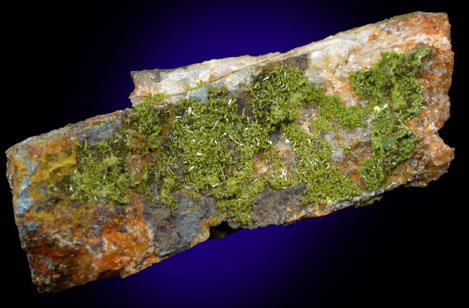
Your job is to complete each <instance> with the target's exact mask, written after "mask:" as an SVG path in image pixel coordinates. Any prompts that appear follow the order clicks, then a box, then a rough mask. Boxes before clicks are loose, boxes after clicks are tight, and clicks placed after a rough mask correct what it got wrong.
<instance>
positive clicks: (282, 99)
mask: <svg viewBox="0 0 469 308" xmlns="http://www.w3.org/2000/svg"><path fill="white" fill-rule="evenodd" d="M452 69H453V52H452V51H451V44H450V25H449V23H448V19H447V16H446V14H444V13H438V14H434V13H420V12H418V13H413V14H409V15H404V16H398V17H395V18H392V19H389V20H385V21H383V22H380V23H377V24H372V25H367V26H364V27H361V28H357V29H353V30H350V31H346V32H342V33H339V34H337V35H335V36H332V37H328V38H326V39H325V40H323V41H320V42H316V43H312V44H310V45H307V46H303V47H300V48H297V49H294V50H291V51H289V52H287V53H285V54H280V53H273V54H268V55H264V56H260V57H249V56H244V57H239V58H229V59H222V60H211V61H207V62H204V63H201V64H194V65H191V66H188V67H184V68H178V69H174V70H152V71H141V72H132V78H133V80H134V83H135V90H134V92H133V93H132V94H131V100H132V103H133V104H134V107H133V108H129V109H126V110H123V111H116V112H114V113H111V114H107V115H101V116H97V117H94V118H91V119H88V120H85V121H83V122H80V123H77V124H73V125H68V126H66V127H64V128H61V129H58V130H55V131H52V132H49V133H47V134H43V135H40V136H36V137H31V138H29V139H27V140H25V141H23V142H21V143H19V144H17V145H15V146H13V147H11V148H10V149H9V150H8V151H7V158H8V166H7V167H8V174H7V176H8V179H9V182H10V186H11V189H12V193H13V205H14V213H15V221H16V224H17V226H18V229H19V235H20V239H21V244H22V248H23V250H24V251H25V252H26V254H27V257H28V260H29V265H30V269H31V275H32V279H33V282H34V283H35V284H36V286H37V288H38V290H39V291H40V292H44V291H52V292H57V291H61V290H64V289H67V288H70V287H72V286H75V285H80V284H84V283H86V282H89V281H92V280H96V279H100V278H104V277H109V276H112V275H121V276H122V277H126V276H128V275H131V274H133V273H136V272H138V271H140V270H142V269H144V268H145V267H147V266H150V265H151V264H153V263H157V262H160V261H161V260H163V259H165V258H168V257H170V256H172V255H174V254H176V253H178V252H180V251H183V250H186V249H188V248H190V247H192V246H194V245H196V244H198V243H200V242H203V241H205V240H207V239H208V238H209V237H222V236H224V235H225V233H223V232H224V231H232V230H236V229H239V228H251V229H252V228H257V227H261V226H268V225H272V224H289V223H292V222H294V221H297V220H299V219H304V218H309V217H315V216H321V215H326V214H328V213H331V212H333V211H336V210H339V209H342V208H344V207H347V206H350V205H353V204H354V205H365V204H369V203H372V202H373V201H374V200H376V199H377V198H380V196H381V194H382V193H384V192H385V191H388V190H391V189H394V188H395V187H398V186H401V185H411V186H422V187H423V186H425V185H427V183H429V182H430V181H432V180H436V179H438V178H439V177H440V176H441V175H442V174H444V173H445V172H446V171H447V169H448V167H449V163H450V161H451V160H452V159H453V149H452V148H450V147H448V146H447V145H446V144H444V142H443V141H442V140H441V139H440V137H439V136H438V130H439V129H440V128H441V127H442V126H443V123H444V122H445V121H446V120H447V119H448V118H449V107H450V101H449V98H448V95H447V94H448V90H449V87H450V84H451V76H452Z"/></svg>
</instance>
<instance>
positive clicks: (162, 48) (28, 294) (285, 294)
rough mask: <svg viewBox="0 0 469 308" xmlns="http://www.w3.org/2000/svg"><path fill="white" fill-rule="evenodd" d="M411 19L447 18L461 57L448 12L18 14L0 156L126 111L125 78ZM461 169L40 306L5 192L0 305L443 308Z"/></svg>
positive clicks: (149, 9) (458, 245)
mask: <svg viewBox="0 0 469 308" xmlns="http://www.w3.org/2000/svg"><path fill="white" fill-rule="evenodd" d="M389 2H392V3H393V5H392V6H389V5H388V4H387V3H389ZM417 10H421V11H433V12H437V11H444V12H447V13H449V17H450V22H451V24H452V26H453V32H452V37H453V49H454V50H455V52H456V59H458V57H457V55H458V52H457V51H458V48H461V47H460V46H461V44H462V43H461V41H459V40H457V38H458V37H457V35H458V33H461V32H462V26H461V23H462V21H461V20H460V19H459V17H458V16H457V14H456V13H457V11H458V9H457V8H456V6H454V5H452V4H450V3H449V2H448V1H446V2H442V3H440V4H438V5H435V4H432V3H431V2H428V1H425V2H424V3H415V2H410V1H392V0H391V1H387V2H386V3H385V2H378V1H373V2H371V1H369V2H367V1H360V2H358V1H347V2H345V1H321V2H317V1H297V0H290V1H283V2H280V1H236V2H233V3H230V4H226V3H224V2H223V1H216V2H215V1H214V2H206V1H205V2H197V1H195V2H191V3H183V2H178V1H167V2H158V1H146V2H142V1H128V2H121V1H114V2H112V3H107V4H105V3H103V2H96V3H94V2H90V3H86V4H85V2H83V1H81V2H79V1H77V2H73V1H72V2H63V3H62V4H59V5H56V6H53V7H52V6H51V7H45V6H42V5H35V6H34V7H31V6H29V5H24V6H23V5H21V4H20V5H18V8H17V10H13V11H12V12H13V14H15V16H16V15H17V19H16V20H17V21H18V23H21V22H22V21H24V22H27V24H28V26H27V27H26V28H25V29H23V30H20V31H19V33H18V35H11V38H12V45H13V46H14V50H16V48H18V50H21V55H23V54H24V55H23V56H22V60H21V61H20V62H16V64H17V65H18V66H21V74H20V76H16V75H15V76H14V77H13V76H10V75H8V76H9V77H10V82H15V80H26V81H27V82H26V83H25V84H22V89H21V90H19V91H18V92H15V99H14V100H13V103H12V104H10V105H11V106H10V108H12V110H11V113H10V114H11V118H20V119H19V120H18V123H16V124H14V126H13V127H14V128H15V131H14V133H13V131H12V129H11V128H10V129H9V131H10V132H11V133H10V134H7V136H5V137H4V138H2V146H3V148H4V149H6V148H7V147H8V146H11V145H13V144H15V143H17V142H19V141H22V140H24V139H26V138H27V137H29V136H32V135H38V134H41V133H44V132H47V131H49V130H52V129H55V128H59V127H62V126H65V125H66V124H68V123H74V122H78V121H81V120H84V119H86V118H88V117H91V116H94V115H97V114H103V113H109V112H113V111H115V110H117V109H124V108H127V107H130V101H129V100H128V95H129V94H130V92H131V91H132V90H133V84H132V80H131V78H130V71H133V70H143V69H153V68H168V69H169V68H176V67H180V66H185V65H190V64H193V63H197V62H202V61H205V60H209V59H214V58H224V57H233V56H240V55H246V54H249V55H253V56H256V55H261V54H266V53H269V52H276V51H280V52H286V51H288V50H290V49H292V48H295V47H298V46H302V45H305V44H309V43H310V42H313V41H317V40H321V39H323V38H325V37H327V36H329V35H333V34H335V33H337V32H339V31H345V30H348V29H350V28H354V27H358V26H362V25H365V24H368V23H372V22H377V21H381V20H383V19H386V18H389V17H392V16H395V15H399V14H404V13H409V12H413V11H417ZM458 27H459V28H458ZM456 63H458V62H457V61H456ZM17 68H18V67H17ZM456 68H457V67H456ZM459 74H460V73H459ZM458 84H461V81H458V70H457V69H456V70H455V74H454V82H453V86H452V89H451V92H450V95H451V98H452V116H453V117H452V119H451V120H450V121H449V122H448V123H447V124H446V126H445V127H444V129H442V131H441V135H442V136H443V137H444V139H445V141H446V142H447V143H448V144H449V145H450V146H453V147H456V148H458V149H460V151H459V152H458V153H461V155H459V156H458V155H457V157H463V156H464V154H462V153H463V152H462V151H463V150H462V148H461V147H458V143H459V144H461V141H460V140H459V141H458V139H457V138H456V137H457V133H456V132H458V131H459V130H458V128H457V125H459V124H458V123H461V121H460V120H461V119H460V118H459V121H458V115H460V114H461V113H460V112H458V111H461V109H460V108H462V107H461V106H460V105H458V104H461V103H462V101H461V100H459V101H458V100H457V96H456V91H457V89H458ZM32 92H34V93H32ZM25 113H26V114H25ZM19 115H21V117H20V116H19ZM461 164H462V163H461V162H460V161H459V160H458V159H456V160H455V161H454V162H453V164H452V166H451V168H450V172H449V173H448V174H447V175H444V176H443V177H442V178H441V179H440V180H439V181H437V182H434V183H431V184H430V185H429V186H428V187H427V188H424V189H417V188H401V189H399V190H396V191H393V192H390V193H387V194H386V195H385V197H384V199H383V200H382V201H380V202H378V203H377V204H376V205H374V206H371V207H366V208H360V209H354V208H348V209H345V210H342V211H339V212H336V213H333V214H331V215H329V216H325V217H321V218H316V219H309V220H304V221H300V222H297V223H294V224H292V225H289V226H271V227H267V228H263V229H257V230H253V231H244V230H243V231H239V232H238V233H235V234H233V235H231V236H229V237H227V238H225V239H222V240H212V241H207V242H204V243H202V244H200V245H198V246H196V247H194V248H192V249H190V250H188V251H185V252H182V253H180V254H178V255H176V256H174V257H171V258H170V259H168V260H165V261H163V262H161V263H159V264H156V265H153V266H152V267H150V268H147V269H145V270H144V271H142V272H140V273H138V274H136V275H133V276H130V277H128V278H126V279H121V278H119V277H113V278H108V279H104V280H100V281H96V282H91V283H89V284H86V285H84V286H80V287H75V288H73V289H70V290H67V291H64V292H61V293H58V294H38V293H37V292H36V290H35V288H34V286H33V285H32V283H31V279H30V273H29V269H28V264H27V260H26V257H25V255H24V253H23V252H22V250H21V247H20V243H19V240H18V234H17V230H16V226H15V225H14V220H13V213H12V210H11V201H10V200H11V199H10V198H11V194H10V193H9V191H8V188H7V184H6V181H4V182H5V183H2V186H3V187H2V188H3V190H4V191H5V197H4V198H3V199H4V205H3V212H2V219H3V221H4V223H3V225H4V226H6V227H8V231H7V232H8V236H7V241H6V243H7V244H8V246H7V249H5V251H2V252H3V254H4V255H6V256H7V257H8V258H9V259H8V261H7V262H8V263H7V264H11V266H8V267H9V268H10V270H9V271H7V272H8V275H7V276H5V277H4V278H3V281H4V282H7V284H8V288H7V289H6V293H7V294H6V295H10V296H11V295H13V294H18V295H19V296H15V301H16V303H18V301H19V303H23V302H24V303H25V304H26V303H27V304H29V305H35V306H39V307H42V306H47V307H207V308H210V307H336V306H337V307H355V306H360V307H363V306H368V305H370V306H371V305H372V306H375V307H383V306H385V305H386V304H394V305H399V306H401V305H404V304H405V305H410V304H413V305H416V306H419V307H421V306H422V305H423V304H430V303H431V304H438V303H442V304H444V305H445V306H446V307H447V304H449V303H450V302H451V301H452V300H454V299H456V298H458V296H460V295H461V294H460V292H461V290H462V289H459V288H458V285H459V284H458V281H457V279H459V275H460V274H459V273H460V271H461V269H462V262H461V261H462V257H461V256H462V252H463V250H462V247H463V246H462V245H463V242H461V241H460V234H461V230H460V229H461V228H462V225H460V224H458V223H459V222H457V221H456V220H457V219H458V218H459V217H461V214H460V208H461V202H459V201H458V199H457V198H458V197H457V192H458V191H459V189H458V187H457V184H458V183H459V181H458V180H457V176H458V172H460V170H461V168H462V165H461ZM2 173H3V171H2ZM5 237H6V236H5ZM464 243H465V244H467V240H466V241H465V242H464ZM10 272H11V273H10ZM4 290H5V289H4ZM18 307H22V306H21V305H19V306H18Z"/></svg>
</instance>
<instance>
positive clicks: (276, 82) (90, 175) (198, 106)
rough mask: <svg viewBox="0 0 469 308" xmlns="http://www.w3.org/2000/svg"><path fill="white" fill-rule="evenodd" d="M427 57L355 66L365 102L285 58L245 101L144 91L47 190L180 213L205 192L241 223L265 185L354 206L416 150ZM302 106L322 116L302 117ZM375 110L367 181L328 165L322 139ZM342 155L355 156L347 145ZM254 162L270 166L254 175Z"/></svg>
mask: <svg viewBox="0 0 469 308" xmlns="http://www.w3.org/2000/svg"><path fill="white" fill-rule="evenodd" d="M431 54H432V50H431V49H430V48H419V49H414V50H412V51H410V52H408V53H405V54H397V53H383V54H382V59H381V60H380V61H379V62H378V63H376V64H375V65H374V66H373V68H371V69H368V70H364V71H357V72H353V73H352V74H351V75H350V76H349V81H350V85H351V88H352V89H353V90H354V91H355V93H356V94H357V96H358V97H359V99H360V100H361V101H362V104H360V105H354V106H350V107H346V106H345V105H344V104H343V102H341V100H340V98H339V97H338V96H335V95H326V94H325V93H326V92H325V91H324V89H321V88H317V87H315V86H314V85H312V84H310V83H309V82H308V81H307V80H306V78H305V77H304V76H303V75H302V72H301V71H300V69H299V68H297V67H293V66H288V65H280V66H277V67H275V68H273V69H265V70H264V71H261V72H260V74H259V75H258V76H256V77H255V78H254V80H253V81H252V82H251V83H250V84H249V85H247V88H246V89H245V92H246V94H247V95H245V97H246V98H243V99H240V98H236V97H235V96H233V95H232V93H230V92H229V91H227V90H226V88H222V89H215V88H213V87H211V86H210V85H206V84H202V83H201V84H200V87H207V89H208V96H207V98H206V100H205V101H202V102H201V101H197V100H195V99H192V98H189V99H184V100H182V101H180V103H179V104H178V105H172V104H161V102H162V100H163V99H164V95H156V96H148V97H147V98H146V99H145V101H144V102H143V104H141V105H138V106H135V107H134V108H130V109H127V110H125V111H124V112H123V114H122V119H121V121H120V124H119V125H115V127H114V129H115V131H116V132H115V134H113V135H112V136H111V137H109V138H108V139H107V140H105V141H101V142H98V143H95V144H91V143H90V142H89V141H88V140H86V139H85V140H82V141H79V143H78V144H77V152H78V153H77V167H76V168H75V170H73V171H72V172H71V173H70V174H68V175H64V176H62V177H61V178H60V179H59V180H58V181H57V182H55V183H53V184H51V191H52V192H53V193H55V194H57V195H60V196H61V197H62V198H63V197H66V198H70V199H74V200H76V201H77V202H83V203H91V202H93V201H103V202H111V203H116V204H119V203H121V204H123V203H127V202H129V194H130V193H138V194H141V195H143V196H145V198H146V199H147V200H149V201H151V202H160V203H163V204H166V205H167V206H168V207H170V208H173V209H174V208H175V207H176V206H177V200H176V198H175V192H177V191H183V192H185V193H187V194H188V195H189V196H190V197H191V198H192V199H193V200H195V201H197V200H199V198H200V197H201V194H205V195H208V196H210V197H213V198H215V199H216V202H217V205H216V208H217V210H219V211H220V212H222V213H224V216H225V218H229V219H231V220H232V221H234V222H237V223H239V224H241V225H244V226H249V225H250V224H251V221H252V216H251V211H252V207H253V202H254V201H255V199H256V197H257V196H258V195H259V194H261V193H263V192H265V191H269V190H274V191H275V190H282V189H286V188H290V187H294V186H299V185H304V186H305V189H304V190H303V197H302V202H303V204H304V205H305V206H310V205H312V206H321V205H329V204H336V203H340V202H344V201H352V199H353V198H354V197H356V196H360V195H361V194H362V191H363V188H365V187H366V189H368V190H369V191H377V190H379V189H380V188H381V187H383V185H384V183H385V181H386V179H387V177H388V176H389V175H390V174H391V173H392V171H393V170H394V168H395V167H396V166H397V165H399V164H400V163H402V162H403V161H405V160H406V159H407V158H408V157H409V155H410V154H411V153H412V151H413V150H414V149H415V146H416V142H417V140H416V137H415V135H414V134H413V133H412V132H411V131H410V130H409V128H408V127H407V126H405V123H406V121H408V120H409V119H411V118H414V117H417V116H418V115H419V110H420V106H421V104H422V102H423V97H422V86H421V85H420V83H419V81H418V80H417V76H418V74H419V72H420V70H421V68H422V65H423V62H424V60H425V59H426V58H427V57H429V56H430V55H431ZM302 108H309V109H314V110H315V111H316V114H317V116H316V117H315V118H310V119H307V120H308V121H307V122H305V119H302V118H301V117H300V113H301V112H300V111H301V109H302ZM370 117H371V119H372V121H371V123H372V124H371V125H372V128H371V131H370V136H371V137H370V138H371V147H372V153H373V154H372V156H371V157H369V158H366V159H365V160H363V161H362V164H361V168H360V177H361V181H362V182H361V183H359V182H357V181H356V179H355V180H353V179H351V178H350V177H348V176H346V175H344V174H342V172H341V170H340V169H339V168H338V167H337V166H334V165H333V164H332V163H331V156H332V151H333V150H332V146H331V145H330V144H328V143H327V142H326V141H325V140H324V138H323V135H324V134H325V133H328V132H330V131H333V130H337V129H338V128H340V129H344V130H353V129H358V128H363V127H365V122H364V120H365V119H370ZM368 122H370V121H368ZM305 123H307V124H308V123H309V124H310V125H311V127H312V128H313V130H312V131H310V129H309V128H308V127H309V126H308V125H304V124H305ZM280 137H282V138H283V139H284V140H285V142H287V143H288V144H289V147H290V150H291V152H292V154H293V156H292V158H291V160H288V161H287V159H286V158H285V157H284V156H282V155H280V154H279V152H278V149H277V148H276V145H277V144H278V142H279V139H280ZM344 154H345V155H349V154H350V149H349V148H348V147H344ZM256 161H263V163H264V164H265V165H266V166H267V168H266V171H264V172H258V173H256V172H255V170H254V165H255V162H256ZM362 187H363V188H362Z"/></svg>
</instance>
